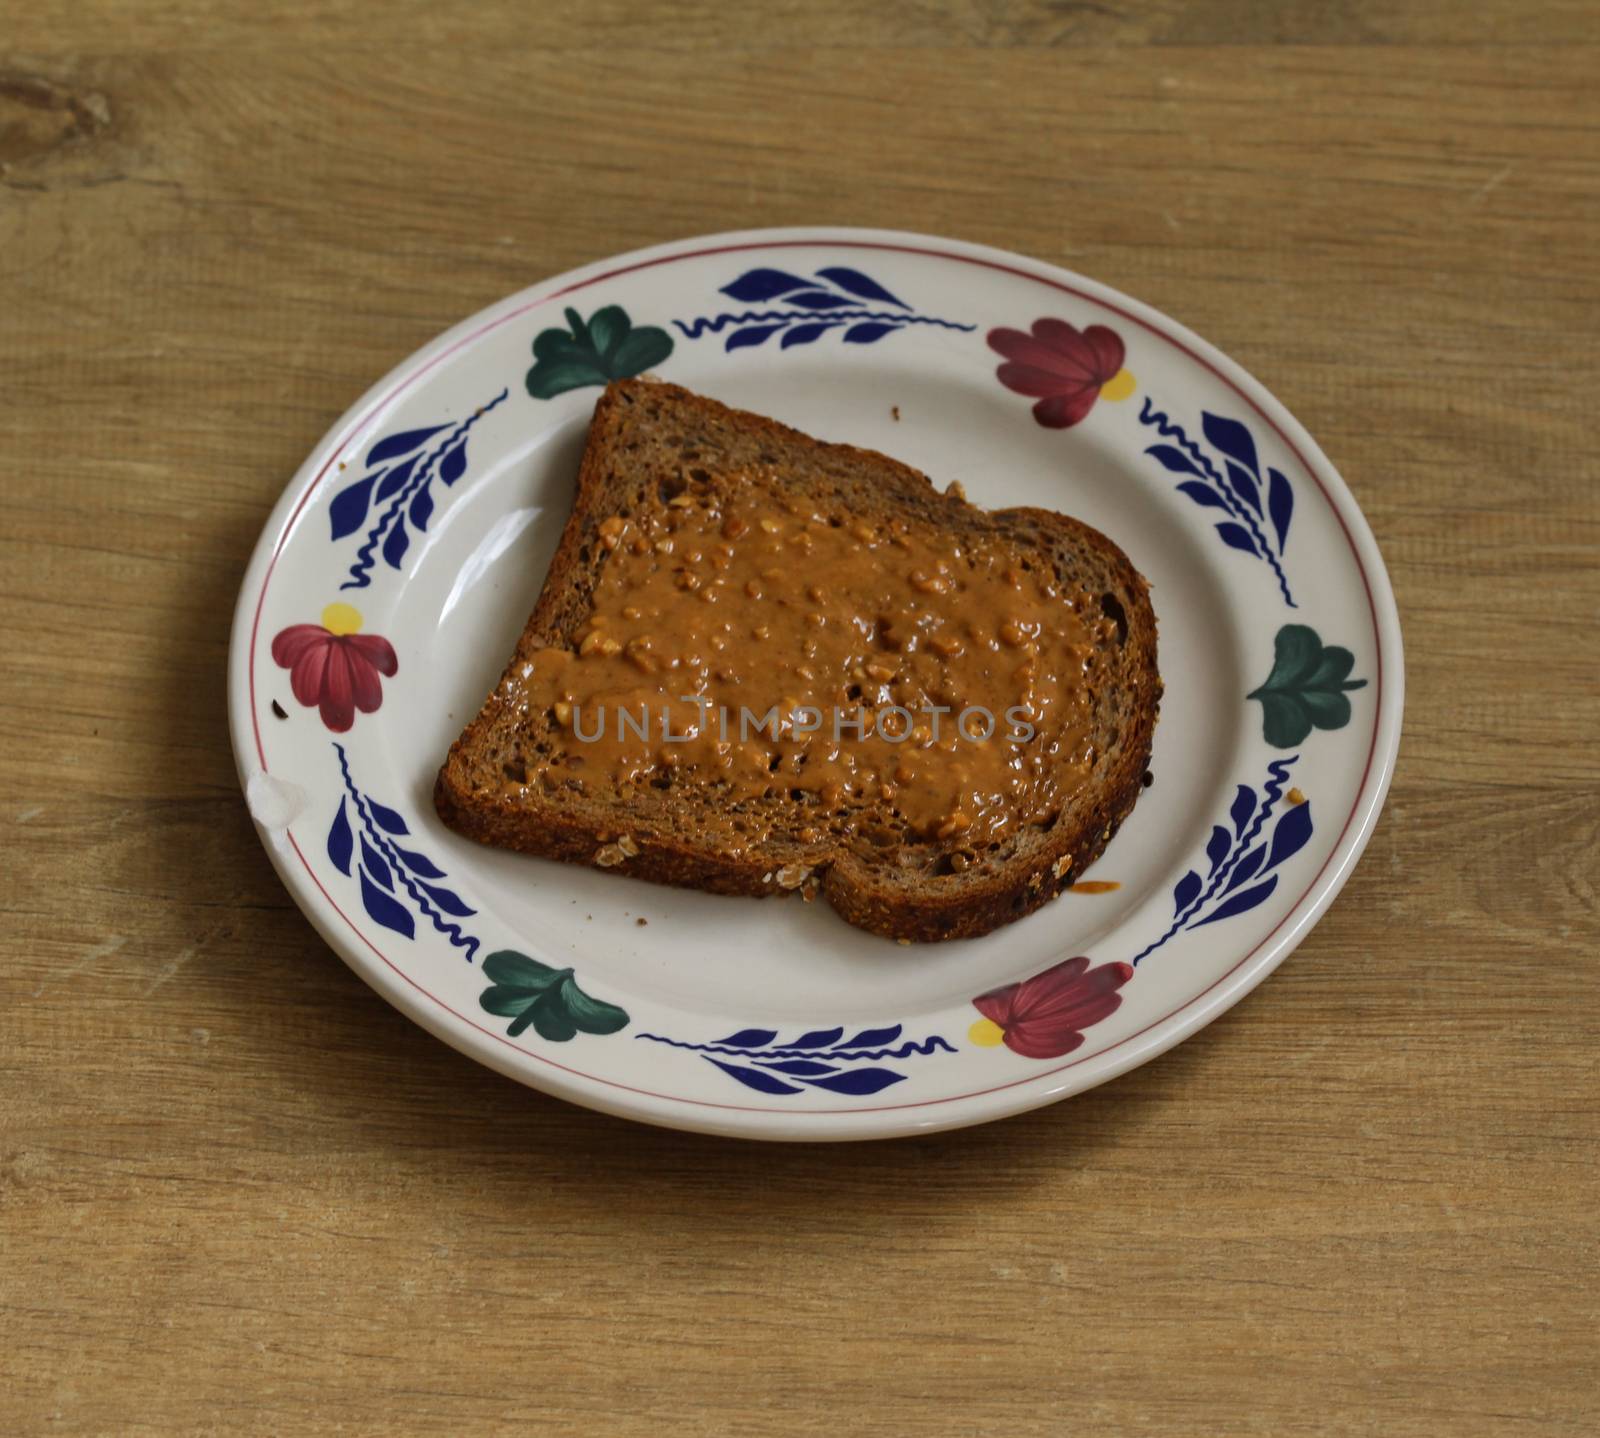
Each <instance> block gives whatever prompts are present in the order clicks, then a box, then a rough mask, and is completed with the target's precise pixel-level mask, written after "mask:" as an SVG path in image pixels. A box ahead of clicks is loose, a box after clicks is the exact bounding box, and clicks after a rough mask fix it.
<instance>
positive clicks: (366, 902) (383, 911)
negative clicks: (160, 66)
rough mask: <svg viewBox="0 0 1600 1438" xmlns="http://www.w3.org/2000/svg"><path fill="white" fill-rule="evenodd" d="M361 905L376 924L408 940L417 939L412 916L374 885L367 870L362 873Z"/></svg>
mask: <svg viewBox="0 0 1600 1438" xmlns="http://www.w3.org/2000/svg"><path fill="white" fill-rule="evenodd" d="M361 903H362V905H363V906H364V907H365V908H366V911H367V913H368V914H369V915H370V916H371V918H372V921H373V922H374V923H377V924H382V925H383V926H384V928H386V929H393V930H394V931H395V933H397V934H404V935H405V936H406V937H407V938H408V939H411V938H415V937H416V933H417V926H416V924H415V923H413V922H412V919H411V915H410V914H408V913H407V912H406V911H405V910H404V909H402V908H401V907H400V905H399V904H397V903H396V902H395V901H394V900H393V899H391V898H390V897H389V896H388V895H387V894H386V893H384V892H383V890H382V889H380V888H379V887H378V886H377V885H376V884H374V883H373V882H372V880H371V879H369V878H368V877H367V871H366V870H365V869H363V870H362V871H361Z"/></svg>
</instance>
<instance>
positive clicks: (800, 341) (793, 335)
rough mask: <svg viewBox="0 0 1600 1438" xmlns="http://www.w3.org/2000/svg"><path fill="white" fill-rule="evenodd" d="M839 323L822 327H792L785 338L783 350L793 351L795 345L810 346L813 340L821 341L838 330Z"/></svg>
mask: <svg viewBox="0 0 1600 1438" xmlns="http://www.w3.org/2000/svg"><path fill="white" fill-rule="evenodd" d="M838 327H839V322H838V321H835V322H834V323H832V324H822V325H791V326H790V327H789V332H788V333H787V334H786V335H784V337H783V348H784V349H791V348H793V347H794V346H795V345H808V344H810V343H811V342H812V341H813V340H818V339H820V338H821V337H822V336H823V335H825V334H827V332H828V331H829V330H831V329H837V328H838Z"/></svg>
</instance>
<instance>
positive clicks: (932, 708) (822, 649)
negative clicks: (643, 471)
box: [522, 476, 1111, 845]
mask: <svg viewBox="0 0 1600 1438" xmlns="http://www.w3.org/2000/svg"><path fill="white" fill-rule="evenodd" d="M597 533H598V538H599V543H600V545H601V547H602V548H603V549H604V550H605V551H606V554H605V558H604V560H603V563H602V565H601V567H600V570H599V579H598V582H597V583H596V585H595V588H594V593H593V608H592V610H591V612H590V614H589V616H588V618H587V619H586V620H585V621H584V623H583V624H582V625H581V626H580V628H579V630H578V632H577V634H576V635H575V637H574V641H573V643H572V644H570V645H569V646H566V647H561V648H556V647H550V648H544V649H540V650H538V651H536V652H535V653H534V654H533V655H532V656H531V659H530V661H529V664H530V666H531V669H530V672H529V673H527V674H526V675H525V676H523V677H524V679H525V683H524V685H523V686H522V696H523V698H524V701H525V702H526V703H527V704H528V705H529V707H530V709H539V708H545V709H548V710H549V712H550V714H551V716H552V717H553V718H554V719H555V721H556V725H557V727H558V732H559V733H560V735H561V743H560V745H559V747H557V748H553V749H552V752H550V753H549V754H548V755H543V756H541V757H540V760H539V761H538V763H537V764H536V765H534V766H533V767H532V769H531V772H529V774H528V778H527V782H528V783H530V784H541V785H544V786H546V787H549V788H554V787H556V786H557V785H559V784H562V783H564V782H566V781H568V780H571V779H577V780H579V781H580V782H581V783H582V784H583V786H584V788H585V789H586V790H588V789H591V788H593V789H595V790H604V791H610V792H616V793H619V794H623V795H626V794H627V793H629V792H630V791H633V790H636V789H637V788H639V787H640V786H643V785H647V784H649V783H650V782H651V780H652V779H654V778H656V777H658V776H660V775H662V774H665V773H668V772H669V771H670V772H673V773H675V774H676V775H678V776H684V777H688V776H692V777H694V778H697V779H700V780H707V781H720V782H721V783H722V784H723V785H724V786H725V792H726V794H727V797H728V798H729V799H730V801H737V800H741V799H746V798H750V797H753V796H757V795H766V796H769V797H770V796H772V795H774V794H781V793H783V792H792V793H794V794H795V795H796V797H800V796H803V797H804V799H805V801H806V803H807V810H806V813H807V814H808V816H809V818H810V821H811V822H813V823H815V822H818V821H822V820H825V819H833V818H834V817H835V816H837V814H838V813H839V812H840V810H841V808H842V807H844V806H847V805H848V806H849V807H852V808H853V807H855V803H856V802H858V801H859V800H861V799H863V798H870V799H876V800H879V801H881V802H883V803H884V804H886V805H890V806H892V807H893V808H894V809H895V810H897V811H898V812H899V813H900V815H901V816H902V817H903V818H904V819H905V820H906V821H907V822H908V824H909V825H910V826H911V827H912V828H914V829H915V830H916V831H917V832H918V833H920V834H922V835H924V836H925V837H927V838H929V839H933V840H937V841H948V842H950V843H952V844H963V845H964V844H971V843H975V842H988V841H990V840H993V839H997V838H1001V837H1003V836H1004V835H1006V834H1007V833H1008V832H1009V831H1011V830H1012V829H1014V828H1015V827H1016V826H1018V825H1023V824H1036V823H1043V822H1047V821H1048V820H1049V819H1050V818H1051V817H1052V816H1053V815H1054V814H1056V813H1057V812H1058V811H1059V810H1060V808H1061V806H1062V804H1063V802H1065V801H1066V800H1067V799H1068V798H1070V797H1071V795H1072V793H1074V792H1075V791H1076V790H1077V788H1078V787H1079V786H1081V785H1082V784H1083V783H1084V781H1085V780H1086V779H1087V778H1088V774H1089V770H1090V767H1091V764H1092V762H1093V757H1094V756H1093V754H1092V752H1091V746H1090V739H1089V736H1090V729H1091V723H1090V713H1089V695H1088V684H1087V677H1086V674H1085V665H1086V664H1087V662H1088V660H1089V658H1090V656H1091V655H1092V654H1093V653H1094V649H1095V643H1096V640H1097V639H1099V640H1102V641H1103V640H1104V638H1105V635H1106V634H1107V633H1108V632H1109V631H1110V628H1111V625H1110V621H1109V620H1108V619H1107V618H1106V617H1105V616H1104V615H1103V614H1102V613H1101V612H1100V608H1099V605H1098V602H1097V600H1096V599H1095V598H1094V597H1092V596H1089V595H1086V594H1065V593H1063V592H1062V591H1061V589H1060V588H1059V587H1058V583H1057V580H1056V576H1055V575H1054V574H1053V573H1052V572H1051V571H1050V570H1049V569H1048V568H1047V567H1045V566H1041V565H1036V564H1034V563H1033V562H1032V561H1030V559H1029V558H1027V557H1026V556H1025V555H1022V554H1019V553H1018V551H1017V549H1016V547H1015V546H1013V545H1006V544H1003V543H998V542H995V541H994V540H992V539H986V538H984V537H978V536H970V535H961V534H942V533H938V532H936V531H935V532H930V531H928V530H926V529H921V530H918V529H914V528H913V527H912V526H911V525H910V524H908V523H907V522H906V521H905V520H903V519H892V518H891V519H883V518H880V519H876V520H867V519H858V518H852V517H851V516H850V515H849V514H847V513H843V512H839V511H837V510H832V509H830V508H828V507H826V506H819V505H816V504H813V503H808V502H805V501H798V500H797V501H794V502H790V503H786V504H785V503H781V502H775V501H774V497H773V489H772V486H771V485H770V484H763V483H761V482H760V478H759V476H757V477H753V478H752V479H750V480H746V481H745V482H740V480H739V478H737V477H733V478H729V477H726V476H725V477H723V480H722V482H721V483H720V484H719V485H717V486H716V487H714V488H711V487H702V488H699V489H697V490H688V491H685V492H683V493H680V494H677V495H675V496H673V497H672V498H671V499H670V500H665V501H663V500H661V499H659V497H656V498H655V499H654V500H653V501H652V502H650V503H648V504H644V505H641V506H640V507H639V508H637V509H632V510H630V512H628V513H616V514H612V515H609V516H607V517H606V518H605V519H604V520H602V521H601V523H600V524H599V526H598V531H597Z"/></svg>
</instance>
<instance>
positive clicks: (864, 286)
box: [817, 265, 907, 309]
mask: <svg viewBox="0 0 1600 1438" xmlns="http://www.w3.org/2000/svg"><path fill="white" fill-rule="evenodd" d="M817 276H818V278H819V279H824V280H831V281H832V282H833V283H834V284H836V285H838V286H839V288H840V289H841V290H848V291H849V292H850V293H851V294H853V295H859V296H860V297H861V298H862V299H864V300H877V301H880V302H881V303H883V304H886V305H898V306H899V307H900V308H901V309H906V308H907V305H906V302H905V301H904V300H901V299H897V298H895V296H894V295H891V294H890V293H889V291H888V290H886V289H884V287H883V286H882V285H880V284H879V283H878V282H877V281H876V280H871V279H868V278H867V277H866V276H865V275H864V274H862V273H861V271H860V270H852V269H849V268H847V267H846V266H844V265H830V266H829V267H828V268H827V269H825V270H818V271H817Z"/></svg>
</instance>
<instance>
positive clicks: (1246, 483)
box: [1228, 461, 1261, 514]
mask: <svg viewBox="0 0 1600 1438" xmlns="http://www.w3.org/2000/svg"><path fill="white" fill-rule="evenodd" d="M1228 483H1229V484H1230V485H1231V486H1232V488H1233V492H1234V493H1235V494H1237V495H1238V496H1239V498H1240V499H1242V500H1243V501H1244V502H1245V503H1246V504H1248V505H1249V506H1250V508H1251V509H1253V510H1255V512H1256V513H1257V514H1260V513H1261V490H1260V488H1259V487H1258V486H1257V484H1256V482H1255V480H1253V479H1252V478H1251V477H1250V476H1249V474H1247V473H1246V472H1245V470H1244V469H1243V468H1242V467H1241V466H1239V465H1237V464H1234V463H1232V462H1231V461H1230V462H1229V464H1228Z"/></svg>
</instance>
